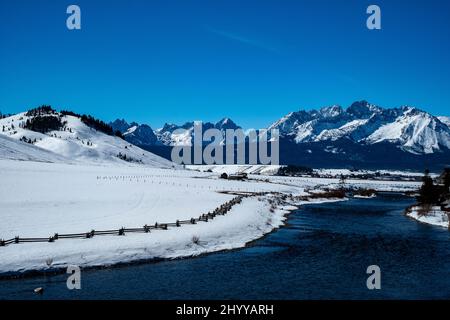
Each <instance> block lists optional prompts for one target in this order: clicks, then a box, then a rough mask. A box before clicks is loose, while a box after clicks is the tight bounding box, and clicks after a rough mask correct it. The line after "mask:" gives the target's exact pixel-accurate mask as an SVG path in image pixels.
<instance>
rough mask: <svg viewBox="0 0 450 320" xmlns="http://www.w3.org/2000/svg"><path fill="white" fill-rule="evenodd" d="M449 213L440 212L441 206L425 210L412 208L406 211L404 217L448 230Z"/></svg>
mask: <svg viewBox="0 0 450 320" xmlns="http://www.w3.org/2000/svg"><path fill="white" fill-rule="evenodd" d="M449 209H450V208H449ZM449 213H450V211H444V210H442V208H441V206H432V207H430V208H426V209H424V208H421V207H419V206H414V207H412V208H410V209H408V211H407V213H406V215H407V216H408V217H410V218H413V219H415V220H417V221H419V222H422V223H426V224H431V225H434V226H440V227H444V228H448V227H449V217H448V215H449Z"/></svg>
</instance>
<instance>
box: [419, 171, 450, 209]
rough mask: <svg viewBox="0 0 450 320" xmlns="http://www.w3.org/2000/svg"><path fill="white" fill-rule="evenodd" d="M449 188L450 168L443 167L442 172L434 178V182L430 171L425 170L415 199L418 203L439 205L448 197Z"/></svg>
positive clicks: (449, 195) (449, 194)
mask: <svg viewBox="0 0 450 320" xmlns="http://www.w3.org/2000/svg"><path fill="white" fill-rule="evenodd" d="M449 188H450V168H445V170H444V171H443V172H442V174H441V175H440V176H439V177H438V178H437V179H436V183H435V181H433V178H431V177H430V172H429V171H428V170H425V175H424V177H423V183H422V186H421V188H420V190H419V196H418V197H417V201H418V202H419V203H420V204H429V205H440V204H442V203H443V202H444V201H446V200H448V199H449V198H450V190H449Z"/></svg>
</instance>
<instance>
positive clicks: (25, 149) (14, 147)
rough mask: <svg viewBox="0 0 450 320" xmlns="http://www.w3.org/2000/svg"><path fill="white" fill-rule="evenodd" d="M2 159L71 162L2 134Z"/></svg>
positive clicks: (0, 137) (0, 140) (0, 146)
mask: <svg viewBox="0 0 450 320" xmlns="http://www.w3.org/2000/svg"><path fill="white" fill-rule="evenodd" d="M0 159H9V160H23V161H44V162H65V163H70V161H71V160H70V159H68V158H66V157H64V156H61V155H58V154H56V153H53V152H51V151H48V150H45V149H42V148H39V147H36V146H34V145H32V144H29V143H26V142H22V141H17V140H16V139H12V138H9V137H7V136H5V135H2V134H0Z"/></svg>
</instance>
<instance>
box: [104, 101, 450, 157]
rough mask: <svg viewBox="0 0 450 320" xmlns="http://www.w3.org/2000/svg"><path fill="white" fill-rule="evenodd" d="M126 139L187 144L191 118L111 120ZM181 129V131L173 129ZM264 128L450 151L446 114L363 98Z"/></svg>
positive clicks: (316, 138)
mask: <svg viewBox="0 0 450 320" xmlns="http://www.w3.org/2000/svg"><path fill="white" fill-rule="evenodd" d="M111 126H112V127H113V129H114V130H119V131H120V132H122V133H123V135H124V136H125V139H126V140H127V141H129V142H131V143H135V144H137V145H147V146H151V145H161V146H164V145H165V146H171V145H179V144H187V143H189V142H190V141H191V139H192V133H193V122H187V123H185V124H183V125H174V124H165V125H164V126H163V127H162V128H160V129H157V130H154V131H152V130H151V128H150V127H149V126H147V125H145V124H142V125H138V124H136V123H134V122H133V123H130V124H128V123H127V122H126V121H125V120H116V121H114V122H112V123H111ZM209 128H217V129H219V130H221V131H222V132H224V130H226V129H236V128H239V126H238V125H236V124H235V123H234V122H233V121H232V120H231V119H229V118H224V119H222V120H221V121H219V122H217V123H210V122H206V123H203V129H204V130H205V129H209ZM177 129H185V130H186V132H184V133H183V134H179V133H178V134H177V133H174V131H175V130H177ZM268 129H279V130H280V135H281V137H282V138H284V139H286V140H289V141H291V142H294V143H296V144H299V145H301V144H302V143H314V142H327V143H329V144H330V145H333V143H334V142H336V141H338V140H342V139H345V140H350V141H352V142H353V143H356V144H360V145H364V146H368V145H374V144H377V143H381V142H387V143H390V144H392V145H395V146H396V147H398V148H400V149H401V150H403V151H406V152H409V153H413V154H432V153H435V152H440V151H442V150H449V149H450V117H444V116H442V117H435V116H433V115H431V114H429V113H427V112H425V111H422V110H420V109H417V108H414V107H408V106H403V107H399V108H382V107H379V106H376V105H374V104H371V103H369V102H367V101H358V102H354V103H353V104H352V105H350V106H349V107H348V108H346V109H344V108H342V107H341V106H338V105H333V106H330V107H324V108H321V109H319V110H310V111H303V110H301V111H296V112H291V113H289V114H287V115H286V116H284V117H282V118H281V119H279V120H277V121H275V122H274V123H273V124H272V125H271V126H269V128H268Z"/></svg>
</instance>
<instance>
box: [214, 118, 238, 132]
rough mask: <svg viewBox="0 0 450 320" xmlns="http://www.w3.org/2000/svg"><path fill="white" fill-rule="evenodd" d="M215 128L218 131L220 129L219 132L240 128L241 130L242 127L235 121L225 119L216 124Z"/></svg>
mask: <svg viewBox="0 0 450 320" xmlns="http://www.w3.org/2000/svg"><path fill="white" fill-rule="evenodd" d="M214 127H215V128H216V129H219V130H226V129H233V130H236V129H239V128H240V127H239V126H238V125H237V124H236V123H234V121H233V120H231V119H230V118H223V119H222V120H220V121H218V122H216V124H215V125H214Z"/></svg>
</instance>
